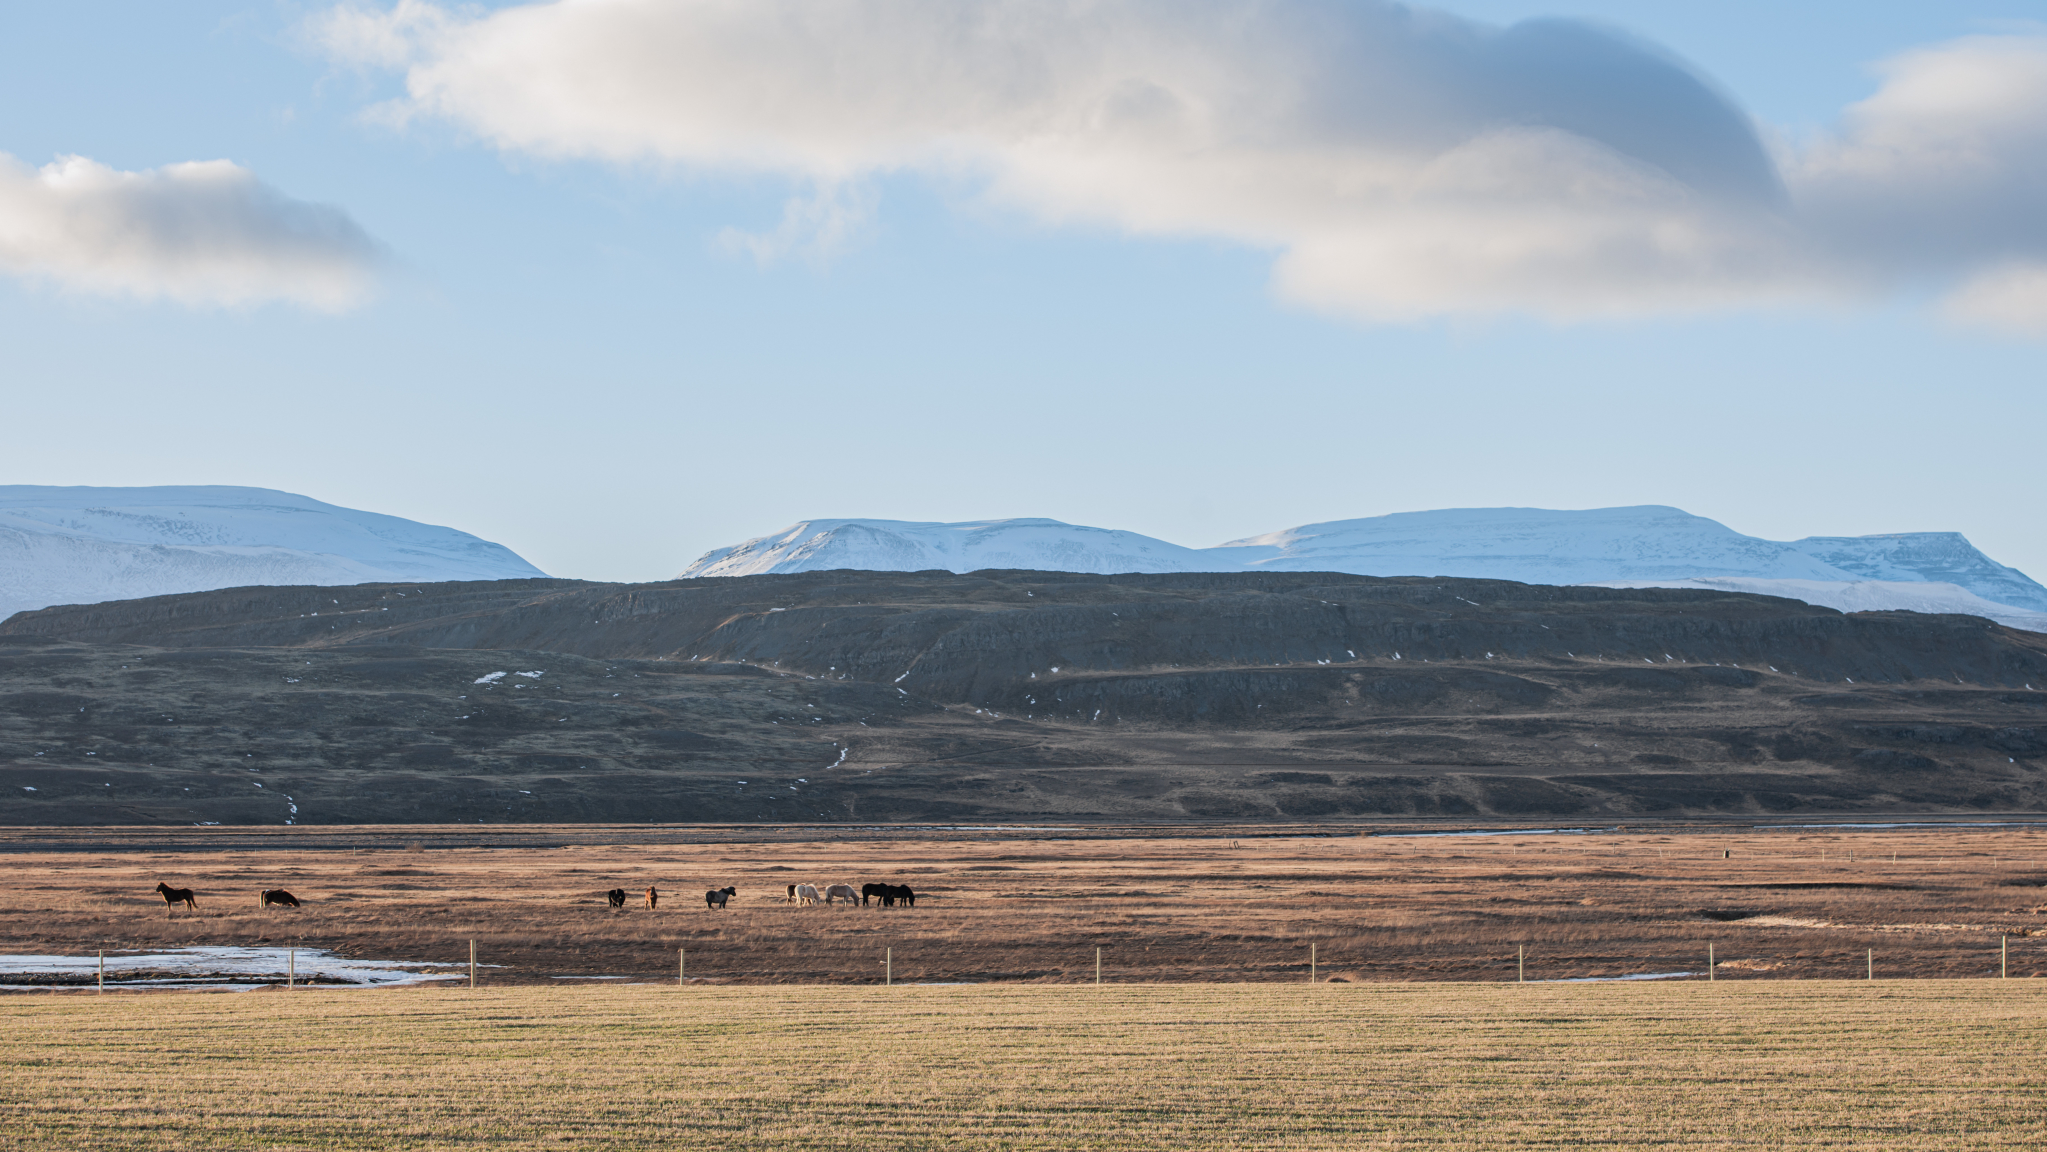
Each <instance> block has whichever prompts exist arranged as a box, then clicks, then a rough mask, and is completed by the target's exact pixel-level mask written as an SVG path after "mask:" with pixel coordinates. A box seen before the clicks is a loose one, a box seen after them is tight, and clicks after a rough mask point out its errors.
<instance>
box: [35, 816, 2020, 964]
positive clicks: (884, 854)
mask: <svg viewBox="0 0 2047 1152" xmlns="http://www.w3.org/2000/svg"><path fill="white" fill-rule="evenodd" d="M1260 831H1280V832H1286V833H1288V834H1283V835H1268V836H1261V835H1258V834H1257V833H1258V832H1260ZM1316 831H1320V832H1322V833H1324V834H1323V835H1319V836H1318V835H1309V834H1305V833H1312V832H1316ZM1358 831H1359V829H1358V828H1356V827H1335V828H1331V827H1328V826H1324V827H1322V828H1319V829H1317V828H1314V827H1301V826H1294V827H1293V828H1292V829H1278V830H1273V829H1266V830H1260V829H1244V828H1236V829H1230V828H1217V829H1189V828H1178V829H1175V828H1166V827H1162V828H1150V829H1143V828H1120V829H1118V828H1080V829H1074V830H1064V831H1062V830H1051V829H1041V830H1023V829H1006V830H987V831H969V830H953V831H945V830H938V829H929V828H915V827H905V828H871V829H866V830H859V829H852V830H849V829H843V828H821V829H804V828H801V827H788V828H781V829H746V828H723V829H720V828H701V827H699V828H690V827H649V826H646V825H641V826H637V827H630V826H602V827H581V828H562V827H557V828H538V829H534V828H526V829H502V828H501V829H478V828H475V827H471V828H466V829H465V828H459V827H445V826H443V827H438V828H431V827H430V828H419V827H393V826H385V827H380V828H360V829H325V830H320V829H291V828H271V829H185V830H182V831H181V830H177V829H168V830H166V829H132V830H119V829H105V830H97V831H93V830H77V829H61V830H58V829H44V830H29V829H17V830H14V831H13V832H8V831H5V830H0V859H4V860H5V861H6V865H7V875H8V888H9V891H8V893H7V897H6V901H5V914H4V920H0V951H4V952H16V953H20V952H52V951H55V952H70V953H72V954H77V953H80V952H83V953H85V954H90V953H91V952H92V951H93V950H94V949H96V948H107V949H110V950H118V949H135V948H160V947H177V946H188V945H199V944H210V945H247V944H258V943H268V944H273V945H286V944H296V945H301V946H317V947H323V948H328V949H332V950H334V951H336V952H338V953H341V954H342V955H346V956H351V957H358V958H364V959H396V960H420V961H457V960H462V959H466V956H467V950H468V944H467V942H468V941H469V940H472V939H473V940H475V941H476V942H477V947H478V949H479V951H480V953H481V956H482V959H483V960H484V962H485V963H487V964H490V965H493V967H491V968H490V969H488V970H487V977H486V979H487V982H488V983H489V984H491V985H493V986H505V985H521V984H537V985H549V984H556V983H557V980H556V978H557V977H562V976H620V977H630V978H635V979H653V978H668V979H672V978H673V976H674V974H675V971H676V960H677V950H678V949H687V950H688V956H689V973H690V975H691V977H692V978H695V979H698V980H701V981H702V982H707V983H739V984H871V983H878V982H880V981H881V980H882V979H883V959H884V957H885V956H887V955H889V954H890V953H891V951H892V954H893V957H894V971H895V974H896V978H897V979H899V980H905V979H906V980H913V981H974V982H1004V983H1051V984H1058V983H1074V982H1078V981H1083V980H1092V979H1093V975H1094V964H1095V950H1096V949H1097V948H1099V949H1101V950H1102V963H1103V968H1104V973H1105V978H1106V979H1108V980H1109V981H1111V982H1117V983H1128V982H1133V981H1167V982H1186V981H1219V982H1228V983H1236V982H1259V981H1278V982H1290V981H1300V980H1303V979H1304V978H1305V977H1306V976H1307V970H1308V960H1309V949H1310V947H1311V946H1313V947H1314V949H1315V953H1316V959H1317V961H1318V965H1319V967H1318V971H1319V972H1320V974H1321V975H1323V976H1325V977H1333V978H1334V979H1336V980H1338V981H1384V980H1394V981H1403V980H1464V981H1469V980H1512V979H1514V978H1515V976H1516V950H1517V949H1518V948H1523V947H1525V948H1526V949H1527V955H1528V976H1529V978H1530V979H1531V980H1534V979H1558V978H1573V977H1593V976H1621V975H1629V974H1645V973H1668V972H1690V973H1699V974H1703V972H1704V970H1705V960H1706V951H1707V947H1708V945H1709V944H1710V945H1712V946H1713V947H1714V949H1715V956H1716V959H1717V960H1719V961H1720V962H1721V963H1720V967H1719V969H1718V975H1719V977H1720V979H1722V980H1727V979H1742V980H1762V979H1790V978H1796V979H1843V978H1854V977H1861V976H1863V975H1865V973H1866V971H1867V963H1868V956H1869V952H1870V950H1874V954H1875V967H1876V974H1877V975H1878V976H1879V977H1983V976H1991V975H1995V974H1996V973H1997V971H1998V967H1999V946H2000V938H2009V940H2010V953H2009V955H2010V974H2011V975H2012V976H2014V977H2027V978H2030V977H2033V976H2035V975H2038V974H2040V973H2042V972H2047V914H2043V913H2047V887H2043V885H2047V829H2043V830H2035V829H2033V828H2004V829H1998V828H1980V829H1953V828H1950V829H1912V830H1892V831H1853V830H1839V829H1833V830H1804V831H1769V832H1759V831H1752V830H1750V829H1749V828H1747V827H1743V828H1711V827H1690V828H1672V829H1666V830H1629V831H1621V832H1613V833H1606V834H1599V835H1568V836H1565V835H1548V836H1533V835H1531V836H1501V837H1443V838H1402V837H1394V836H1360V835H1356V834H1355V833H1357V832H1358ZM1331 832H1335V833H1339V834H1337V835H1329V834H1328V833H1331ZM487 845H497V846H495V847H491V846H487ZM1723 856H1724V858H1723ZM159 879H161V880H166V881H168V882H169V883H170V884H171V885H172V886H173V887H180V888H183V887H190V888H194V889H196V890H197V892H198V902H199V907H198V911H197V912H196V913H192V912H187V911H186V910H185V909H183V908H179V909H177V910H176V912H175V914H167V913H166V910H165V908H164V905H163V903H162V901H161V900H159V899H157V898H156V896H155V895H154V893H153V892H152V891H151V889H152V888H153V886H154V885H155V883H156V882H157V881H158V880H159ZM834 881H844V882H849V883H851V884H853V885H854V886H855V887H858V886H859V885H860V884H862V883H864V882H867V881H892V882H898V883H906V884H909V885H911V886H912V887H914V888H915V889H916V890H917V892H918V893H919V899H918V902H917V906H916V908H914V909H886V910H885V909H881V908H875V907H869V908H859V907H854V908H845V907H833V908H825V907H814V908H804V907H795V906H791V905H789V904H787V903H785V902H784V900H783V898H782V897H783V892H784V889H785V887H786V885H788V884H790V883H796V882H808V883H814V884H817V885H819V886H823V885H824V884H827V883H830V882H834ZM728 884H729V885H732V886H734V887H736V888H738V890H739V894H738V896H737V898H736V899H735V900H734V902H733V904H732V906H731V908H730V909H729V910H727V911H724V912H710V911H707V910H706V909H705V907H704V901H703V893H704V891H705V890H706V889H709V888H713V887H718V888H722V887H724V886H726V885H728ZM649 886H654V887H658V888H659V889H660V890H661V891H662V892H663V893H664V894H665V895H664V897H663V901H662V903H661V906H660V907H659V909H657V910H656V911H653V912H649V911H647V910H645V909H644V907H642V906H641V904H642V901H641V893H642V892H643V891H644V890H645V889H646V888H647V887H649ZM273 887H282V888H287V889H289V890H291V891H293V892H294V893H296V894H297V895H298V896H300V897H301V898H303V899H304V900H305V902H306V903H305V907H303V908H301V909H296V910H292V909H271V910H268V911H264V910H260V909H259V908H258V907H257V902H256V893H257V891H258V890H259V889H262V888H273ZM614 887H617V888H624V889H626V890H627V891H628V893H629V894H630V900H629V902H628V904H627V907H626V909H625V910H624V911H620V912H612V911H610V910H608V909H607V908H606V907H605V902H604V897H603V893H604V892H605V890H607V889H610V888H614Z"/></svg>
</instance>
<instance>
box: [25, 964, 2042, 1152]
mask: <svg viewBox="0 0 2047 1152" xmlns="http://www.w3.org/2000/svg"><path fill="white" fill-rule="evenodd" d="M0 1146H4V1147H7V1148H25V1149H95V1150H110V1149H194V1150H199V1149H204V1150H207V1152H214V1150H228V1149H298V1148H317V1149H326V1148H348V1149H357V1148H361V1149H371V1148H374V1149H380V1150H383V1149H440V1148H505V1149H511V1148H520V1149H526V1148H537V1149H552V1148H603V1149H637V1148H718V1149H755V1148H758V1149H778V1150H786V1149H856V1148H857V1149H906V1148H917V1149H925V1148H928V1149H1096V1148H1099V1149H1137V1148H1146V1149H1150V1148H1171V1149H1186V1148H1216V1149H1268V1148H1273V1149H1277V1148H1286V1149H1294V1148H1330V1149H1337V1148H1341V1149H1364V1148H1389V1149H1390V1148H1402V1149H1498V1148H1564V1147H1570V1148H1577V1147H1586V1146H1591V1147H1605V1148H1685V1149H1710V1148H1773V1149H1775V1148H1791V1147H1797V1148H1844V1149H1846V1148H1854V1149H1899V1148H1971V1149H1977V1148H2026V1149H2039V1148H2042V1147H2047V982H2041V981H2016V980H2014V981H2005V982H2000V981H1994V980H1974V981H1924V980H1921V981H1911V982H1898V983H1887V982H1882V981H1879V982H1876V983H1874V984H1869V983H1862V982H1854V981H1844V982H1839V983H1834V982H1783V983H1770V984H1763V983H1753V984H1747V985H1744V984H1740V983H1736V982H1727V981H1723V982H1720V983H1718V984H1714V985H1705V984H1698V983H1686V984H1674V985H1651V984H1632V985H1615V984H1604V985H1527V986H1515V985H1511V984H1507V985H1492V984H1486V985H1473V984H1363V985H1337V984H1323V985H1314V986H1309V985H1300V986H1294V987H1287V986H1274V985H1255V986H1252V985H1244V986H1230V985H1145V986H1122V987H1118V986H1114V985H1111V986H1105V987H1102V988H1095V987H1089V986H1079V987H1074V986H1064V987H1058V986H1032V987H1016V986H1009V987H993V986H976V987H896V988H886V989H884V988H871V987H868V988H848V987H813V988H787V987H781V988H688V989H676V988H673V987H669V988H657V987H561V988H520V989H514V990H502V991H497V990H490V989H483V990H479V991H475V992H471V991H468V990H466V989H460V990H458V989H434V990H420V991H409V992H361V991H293V992H289V993H287V992H284V991H282V990H277V991H264V992H255V993H245V994H231V995H230V994H223V995H199V994H175V995H154V994H152V995H137V994H108V995H106V996H92V995H62V996H47V995H24V996H16V997H9V998H6V999H4V1000H0Z"/></svg>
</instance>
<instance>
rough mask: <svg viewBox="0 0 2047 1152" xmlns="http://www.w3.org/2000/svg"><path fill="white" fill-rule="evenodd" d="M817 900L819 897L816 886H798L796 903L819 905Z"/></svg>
mask: <svg viewBox="0 0 2047 1152" xmlns="http://www.w3.org/2000/svg"><path fill="white" fill-rule="evenodd" d="M817 899H818V897H817V886H816V885H814V884H798V885H797V886H796V902H797V903H798V904H804V905H809V904H815V903H817Z"/></svg>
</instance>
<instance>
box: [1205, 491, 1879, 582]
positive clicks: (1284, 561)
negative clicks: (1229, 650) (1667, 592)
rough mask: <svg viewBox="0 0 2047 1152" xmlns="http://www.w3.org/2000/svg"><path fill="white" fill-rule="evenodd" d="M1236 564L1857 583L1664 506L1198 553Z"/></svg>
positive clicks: (1296, 535) (1357, 527)
mask: <svg viewBox="0 0 2047 1152" xmlns="http://www.w3.org/2000/svg"><path fill="white" fill-rule="evenodd" d="M1207 551H1208V552H1210V553H1213V554H1216V555H1217V556H1219V557H1221V556H1231V557H1233V558H1238V559H1240V562H1241V564H1242V565H1243V566H1244V567H1247V568H1252V569H1261V568H1262V569H1272V570H1277V571H1282V572H1356V573H1359V574H1361V575H1366V576H1472V577H1479V578H1484V579H1494V580H1519V581H1521V582H1522V583H1525V584H1585V583H1590V582H1593V581H1600V580H1680V579H1686V578H1689V577H1695V576H1749V577H1763V578H1769V579H1777V580H1853V579H1855V577H1854V576H1853V575H1851V574H1849V573H1847V572H1845V571H1843V570H1841V569H1839V568H1836V567H1833V566H1832V565H1830V564H1827V563H1826V562H1824V561H1821V560H1817V559H1815V558H1814V557H1812V556H1810V555H1807V554H1806V553H1804V552H1801V551H1799V550H1798V549H1796V548H1793V547H1792V546H1791V545H1789V544H1777V543H1773V542H1771V541H1768V540H1758V539H1756V538H1755V537H1753V536H1744V535H1742V534H1741V533H1739V532H1736V531H1735V530H1733V529H1732V528H1729V527H1727V526H1726V525H1725V524H1721V523H1720V522H1718V521H1716V520H1708V519H1706V518H1705V517H1704V516H1694V515H1692V514H1691V513H1689V512H1684V511H1680V510H1679V509H1676V508H1666V507H1663V506H1661V505H1654V504H1650V505H1642V506H1640V507H1635V508H1594V509H1591V510H1588V511H1583V512H1557V511H1551V510H1549V509H1545V508H1447V509H1443V510H1440V511H1435V512H1396V513H1394V514H1393V515H1390V516H1371V517H1367V518H1365V519H1361V520H1332V521H1330V522H1328V523H1326V524H1306V525H1302V526H1301V527H1299V528H1287V529H1283V530H1281V531H1278V532H1269V533H1266V534H1265V535H1263V536H1252V537H1248V538H1246V539H1243V540H1232V541H1230V542H1229V543H1227V544H1224V545H1222V546H1220V547H1218V548H1211V549H1207Z"/></svg>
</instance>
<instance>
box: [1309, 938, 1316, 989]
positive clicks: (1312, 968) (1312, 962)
mask: <svg viewBox="0 0 2047 1152" xmlns="http://www.w3.org/2000/svg"><path fill="white" fill-rule="evenodd" d="M1314 982H1315V946H1314V945H1313V944H1310V945H1308V983H1310V984H1313V983H1314Z"/></svg>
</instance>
